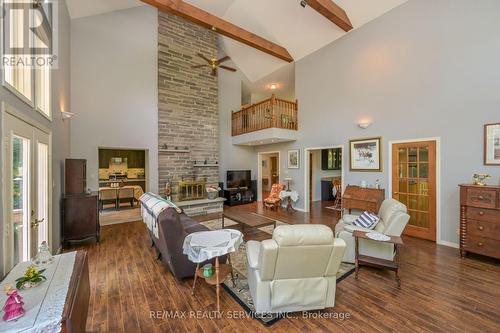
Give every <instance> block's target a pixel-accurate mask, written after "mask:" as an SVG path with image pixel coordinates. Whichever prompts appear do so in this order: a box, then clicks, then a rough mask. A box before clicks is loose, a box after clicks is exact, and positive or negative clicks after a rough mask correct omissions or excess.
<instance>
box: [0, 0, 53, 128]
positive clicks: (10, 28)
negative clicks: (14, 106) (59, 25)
mask: <svg viewBox="0 0 500 333" xmlns="http://www.w3.org/2000/svg"><path fill="white" fill-rule="evenodd" d="M40 10H41V11H43V14H41V12H40V11H36V10H31V11H29V10H25V9H22V8H21V9H10V10H9V14H8V15H5V16H4V29H3V34H4V36H3V40H4V45H3V50H4V56H5V57H11V56H12V57H13V58H14V59H16V60H17V59H21V58H22V59H26V58H30V56H31V55H33V56H34V55H36V53H35V52H34V51H31V54H26V51H22V52H15V51H14V50H16V49H17V50H19V49H21V50H23V49H24V50H26V49H29V50H34V49H36V48H40V47H43V45H44V44H46V43H47V42H48V41H47V40H45V41H44V40H41V39H40V38H39V37H38V36H37V35H36V34H33V33H27V31H29V29H27V28H29V27H41V28H42V29H52V27H51V26H50V25H46V24H41V23H43V16H44V15H45V16H47V17H51V16H49V14H50V13H49V11H48V7H47V6H41V7H40ZM43 35H44V36H51V33H45V34H43ZM47 38H48V37H47ZM50 42H51V41H50ZM6 43H9V45H10V47H11V48H10V50H11V52H10V53H12V54H5V50H6ZM26 45H29V47H26ZM21 53H22V54H21ZM3 73H4V78H3V79H4V85H5V86H6V87H7V88H8V89H9V90H11V91H12V92H13V93H14V94H15V95H17V96H18V97H19V98H20V99H21V100H23V101H24V102H26V103H28V104H29V105H30V106H31V107H33V108H34V109H35V110H37V111H39V112H40V113H42V114H43V115H44V116H46V117H47V118H49V119H50V117H51V98H52V94H51V91H52V85H51V68H50V66H49V65H45V66H30V65H25V64H22V63H21V64H19V65H15V66H4V70H3Z"/></svg>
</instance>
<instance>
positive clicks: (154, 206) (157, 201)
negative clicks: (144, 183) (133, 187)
mask: <svg viewBox="0 0 500 333" xmlns="http://www.w3.org/2000/svg"><path fill="white" fill-rule="evenodd" d="M139 201H140V203H141V215H142V219H143V221H144V223H145V224H146V226H147V227H148V229H149V230H150V231H151V232H152V233H153V234H154V235H155V237H156V238H158V237H159V236H158V216H160V214H161V212H163V211H164V210H165V209H168V208H173V209H175V210H176V211H177V213H179V214H180V213H182V210H181V209H180V208H179V207H177V206H176V205H175V204H174V203H172V202H171V201H168V200H166V199H163V198H162V197H160V196H159V195H157V194H154V193H151V192H147V193H144V194H143V195H142V196H141V197H140V198H139Z"/></svg>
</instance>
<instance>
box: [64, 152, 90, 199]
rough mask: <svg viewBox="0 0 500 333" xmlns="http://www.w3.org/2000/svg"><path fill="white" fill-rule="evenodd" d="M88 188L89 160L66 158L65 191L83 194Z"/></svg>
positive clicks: (67, 193)
mask: <svg viewBox="0 0 500 333" xmlns="http://www.w3.org/2000/svg"><path fill="white" fill-rule="evenodd" d="M86 189H87V161H86V160H82V159H70V158H68V159H66V161H65V163H64V193H65V194H66V195H70V194H81V193H85V191H86Z"/></svg>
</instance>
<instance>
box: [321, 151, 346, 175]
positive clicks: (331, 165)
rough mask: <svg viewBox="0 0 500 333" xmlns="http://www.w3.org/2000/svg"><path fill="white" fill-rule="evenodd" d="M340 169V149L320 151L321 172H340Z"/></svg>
mask: <svg viewBox="0 0 500 333" xmlns="http://www.w3.org/2000/svg"><path fill="white" fill-rule="evenodd" d="M341 168H342V149H341V148H334V149H323V150H321V169H322V170H340V169H341Z"/></svg>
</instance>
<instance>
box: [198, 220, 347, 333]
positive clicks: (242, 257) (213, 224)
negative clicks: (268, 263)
mask: <svg viewBox="0 0 500 333" xmlns="http://www.w3.org/2000/svg"><path fill="white" fill-rule="evenodd" d="M202 224H203V225H205V226H206V227H207V228H209V229H211V230H217V229H220V228H221V227H222V221H221V220H220V219H219V220H212V221H207V222H202ZM236 224H237V223H236V222H234V221H232V220H230V219H227V218H226V219H224V227H231V226H233V225H236ZM284 224H286V223H284V222H280V221H276V226H278V225H284ZM258 229H259V230H261V231H263V232H266V233H268V234H270V235H272V233H273V230H274V226H272V225H270V226H265V227H262V228H258ZM246 258H247V255H246V242H245V241H244V242H243V243H242V244H241V246H240V248H239V249H238V251H236V252H234V253H231V263H232V265H233V269H234V272H235V274H234V275H235V281H234V282H235V285H233V282H232V281H231V279H227V280H226V281H224V284H223V285H222V287H223V288H224V289H225V290H226V291H227V292H228V293H229V295H231V297H233V298H234V299H235V300H236V302H238V303H239V304H240V305H241V307H242V308H243V309H244V310H245V311H246V312H247V313H248V314H249V316H250V317H251V318H255V319H257V320H259V321H260V322H261V323H263V324H264V325H266V326H270V325H272V324H274V323H276V322H277V321H278V320H280V319H282V318H283V315H280V314H269V313H266V314H257V313H255V306H254V305H253V301H252V297H251V296H250V290H249V287H248V281H247V259H246ZM353 272H354V264H349V263H341V264H340V269H339V271H338V273H337V283H340V282H341V281H342V280H343V279H345V278H346V277H348V276H349V275H351V274H352V273H353Z"/></svg>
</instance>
